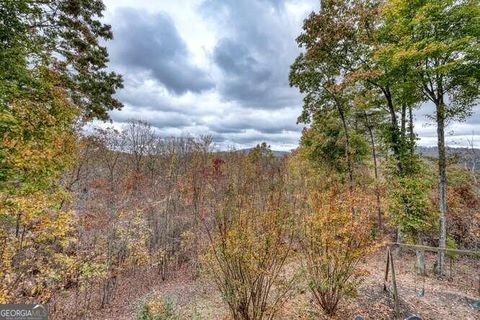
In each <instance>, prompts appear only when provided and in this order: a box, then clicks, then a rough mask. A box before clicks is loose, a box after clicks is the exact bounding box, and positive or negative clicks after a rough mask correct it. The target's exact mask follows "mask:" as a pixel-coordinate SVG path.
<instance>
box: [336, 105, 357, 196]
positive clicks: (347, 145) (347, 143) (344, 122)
mask: <svg viewBox="0 0 480 320" xmlns="http://www.w3.org/2000/svg"><path fill="white" fill-rule="evenodd" d="M337 109H338V113H339V114H340V119H341V120H342V125H343V130H344V131H345V158H346V160H347V166H348V180H349V189H350V192H353V164H352V159H351V157H350V135H349V133H348V126H347V120H346V119H345V114H344V112H343V109H342V106H341V105H340V104H339V102H337Z"/></svg>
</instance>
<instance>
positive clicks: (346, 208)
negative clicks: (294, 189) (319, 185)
mask: <svg viewBox="0 0 480 320" xmlns="http://www.w3.org/2000/svg"><path fill="white" fill-rule="evenodd" d="M363 200H364V199H359V198H357V199H353V200H352V198H349V197H348V193H347V192H338V191H334V190H330V191H325V192H323V193H318V192H317V193H314V194H313V196H312V199H311V205H312V209H313V210H312V211H313V212H312V213H311V214H309V215H307V217H306V219H305V224H304V227H303V237H302V239H301V240H302V241H301V243H302V252H303V257H304V262H305V267H306V271H307V273H306V274H307V280H308V285H309V289H310V291H311V292H312V294H313V297H314V301H315V303H316V304H317V305H318V306H319V307H320V308H322V309H323V310H324V312H325V313H326V314H328V315H333V314H334V313H335V311H336V309H337V306H338V303H339V301H340V300H341V299H342V298H343V297H344V296H348V295H354V294H355V293H356V289H357V288H358V286H359V284H360V283H361V280H362V278H363V276H364V274H365V273H364V272H362V271H361V270H359V268H358V263H359V262H360V260H361V259H362V257H364V256H365V255H366V254H367V253H369V252H370V251H371V250H373V247H372V246H373V240H372V239H371V238H372V236H371V230H372V229H371V227H372V224H371V221H370V219H369V218H368V215H367V214H365V213H366V212H363V211H364V210H362V207H363V208H365V209H367V208H368V206H367V205H368V203H366V202H365V203H364V204H362V201H363ZM353 205H354V206H355V215H353V214H352V206H353ZM365 211H366V210H365ZM367 212H368V211H367Z"/></svg>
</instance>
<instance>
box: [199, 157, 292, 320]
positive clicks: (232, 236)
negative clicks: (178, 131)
mask: <svg viewBox="0 0 480 320" xmlns="http://www.w3.org/2000/svg"><path fill="white" fill-rule="evenodd" d="M247 160H248V161H251V163H250V164H247V165H246V166H245V167H238V168H237V169H238V171H237V170H231V171H227V172H230V173H231V172H234V173H233V174H232V176H231V177H228V183H229V184H230V188H229V189H230V190H229V191H228V192H226V193H225V194H224V195H223V197H222V200H221V203H220V204H219V203H217V206H216V209H215V211H214V214H213V217H212V218H211V219H209V220H208V222H206V223H207V233H208V239H209V243H210V250H209V252H208V254H207V256H206V260H205V262H206V265H207V269H206V270H207V271H208V272H209V273H210V274H211V275H212V278H213V280H214V282H215V284H216V286H217V288H218V289H219V291H220V292H221V294H222V295H223V297H224V299H225V302H226V303H227V304H228V307H229V310H230V313H231V315H232V317H233V319H235V320H261V319H272V318H273V317H274V315H275V313H276V312H277V311H278V310H279V309H280V307H281V306H282V304H283V303H284V302H285V300H286V298H287V296H288V293H289V292H290V289H291V284H292V277H287V276H286V275H285V271H284V266H285V264H286V261H287V259H288V257H289V256H290V253H291V252H292V242H291V239H292V236H291V233H292V232H293V228H292V220H293V219H292V214H291V213H292V212H293V210H292V209H291V208H289V207H288V203H289V201H288V199H287V198H286V197H285V192H284V190H283V186H284V185H283V181H282V179H283V177H282V175H280V174H279V172H280V171H279V170H271V171H270V173H271V175H269V176H264V175H262V173H261V172H260V173H258V171H257V169H258V166H270V165H271V162H268V161H273V160H272V159H268V158H262V159H261V160H262V161H258V160H257V159H251V158H249V159H247Z"/></svg>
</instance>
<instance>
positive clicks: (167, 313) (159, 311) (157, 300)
mask: <svg viewBox="0 0 480 320" xmlns="http://www.w3.org/2000/svg"><path fill="white" fill-rule="evenodd" d="M179 319H180V317H179V315H178V312H177V308H176V305H175V301H174V300H173V299H172V298H169V297H167V298H163V297H161V296H159V295H158V294H155V293H154V294H152V295H150V296H148V297H147V298H146V299H145V300H144V301H142V303H141V305H140V307H139V310H138V313H137V316H136V320H179Z"/></svg>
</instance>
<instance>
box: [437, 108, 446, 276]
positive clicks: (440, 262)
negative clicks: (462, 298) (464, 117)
mask: <svg viewBox="0 0 480 320" xmlns="http://www.w3.org/2000/svg"><path fill="white" fill-rule="evenodd" d="M436 109H437V110H436V113H437V136H438V207H439V211H440V218H439V224H440V234H439V239H438V246H439V247H440V248H441V249H445V247H446V243H447V222H446V214H447V172H446V171H447V160H446V151H445V104H444V102H443V99H439V103H437V105H436ZM444 267H445V251H443V250H439V251H438V256H437V270H436V272H437V273H438V274H440V275H443V273H444Z"/></svg>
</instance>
